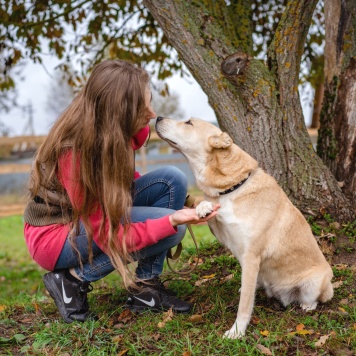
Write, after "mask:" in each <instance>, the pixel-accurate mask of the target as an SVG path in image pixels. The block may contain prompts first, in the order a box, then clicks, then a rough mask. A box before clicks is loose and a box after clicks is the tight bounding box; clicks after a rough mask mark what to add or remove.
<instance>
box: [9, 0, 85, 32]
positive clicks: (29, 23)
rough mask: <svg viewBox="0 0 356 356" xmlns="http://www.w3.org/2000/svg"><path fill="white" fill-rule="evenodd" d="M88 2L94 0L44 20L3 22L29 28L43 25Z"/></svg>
mask: <svg viewBox="0 0 356 356" xmlns="http://www.w3.org/2000/svg"><path fill="white" fill-rule="evenodd" d="M88 2H92V0H84V1H83V2H81V3H79V4H78V5H76V6H74V7H69V9H68V10H66V11H63V12H61V13H60V14H57V15H55V16H53V17H50V18H48V19H44V20H42V21H36V22H25V23H18V22H13V21H4V22H3V24H5V25H15V26H17V27H22V28H27V27H36V26H40V25H43V24H45V23H48V22H51V21H54V20H57V19H58V18H60V17H62V16H65V15H68V14H70V13H71V12H73V11H74V10H76V9H78V8H80V7H82V6H83V5H85V4H86V3H88Z"/></svg>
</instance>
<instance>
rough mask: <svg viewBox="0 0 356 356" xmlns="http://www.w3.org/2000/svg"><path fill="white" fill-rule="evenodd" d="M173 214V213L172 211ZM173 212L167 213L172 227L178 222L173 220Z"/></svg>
mask: <svg viewBox="0 0 356 356" xmlns="http://www.w3.org/2000/svg"><path fill="white" fill-rule="evenodd" d="M173 214H174V213H173ZM173 214H171V215H169V222H170V223H171V225H172V226H173V227H176V226H177V225H178V224H177V222H176V221H175V219H174V217H173Z"/></svg>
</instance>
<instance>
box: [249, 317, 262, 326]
mask: <svg viewBox="0 0 356 356" xmlns="http://www.w3.org/2000/svg"><path fill="white" fill-rule="evenodd" d="M260 322H261V319H260V318H257V316H253V317H251V320H250V323H251V324H253V325H258V324H259V323H260Z"/></svg>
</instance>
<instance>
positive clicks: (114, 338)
mask: <svg viewBox="0 0 356 356" xmlns="http://www.w3.org/2000/svg"><path fill="white" fill-rule="evenodd" d="M123 339H124V335H115V336H114V337H113V338H112V339H111V341H112V342H117V343H119V342H121V341H122V340H123Z"/></svg>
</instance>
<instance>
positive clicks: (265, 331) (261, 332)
mask: <svg viewBox="0 0 356 356" xmlns="http://www.w3.org/2000/svg"><path fill="white" fill-rule="evenodd" d="M260 334H261V335H262V336H268V335H269V331H268V330H263V331H260Z"/></svg>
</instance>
